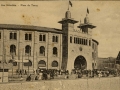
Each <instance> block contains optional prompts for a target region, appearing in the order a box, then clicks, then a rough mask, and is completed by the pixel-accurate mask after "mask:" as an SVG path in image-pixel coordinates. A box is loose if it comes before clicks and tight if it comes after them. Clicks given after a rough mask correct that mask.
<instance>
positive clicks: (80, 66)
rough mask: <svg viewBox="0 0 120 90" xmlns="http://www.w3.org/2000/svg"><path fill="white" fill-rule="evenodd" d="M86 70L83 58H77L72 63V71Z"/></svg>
mask: <svg viewBox="0 0 120 90" xmlns="http://www.w3.org/2000/svg"><path fill="white" fill-rule="evenodd" d="M86 68H87V62H86V59H85V58H84V57H83V56H81V55H80V56H78V57H77V58H76V59H75V61H74V69H82V70H83V69H86Z"/></svg>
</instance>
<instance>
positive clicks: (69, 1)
mask: <svg viewBox="0 0 120 90" xmlns="http://www.w3.org/2000/svg"><path fill="white" fill-rule="evenodd" d="M69 2H70V0H69V1H68V10H69Z"/></svg>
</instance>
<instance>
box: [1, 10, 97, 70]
mask: <svg viewBox="0 0 120 90" xmlns="http://www.w3.org/2000/svg"><path fill="white" fill-rule="evenodd" d="M77 22H78V21H76V20H74V19H72V18H71V12H70V11H67V12H66V13H65V18H64V19H62V20H61V21H59V23H61V24H62V30H59V29H55V28H47V27H39V26H27V25H10V24H9V25H8V24H0V60H1V62H2V61H6V62H7V63H10V60H12V61H11V62H16V64H15V65H14V66H13V67H14V69H28V68H29V69H30V70H33V69H35V70H36V69H37V68H45V69H63V70H69V71H71V70H72V69H74V68H79V69H80V68H83V69H94V68H96V60H97V57H98V42H97V41H96V40H94V39H92V29H93V28H95V27H96V26H94V25H92V24H91V23H89V18H88V16H86V17H85V20H84V23H80V25H79V26H78V28H79V30H75V29H74V24H75V23H77ZM26 61H28V62H29V63H28V62H26ZM25 63H27V65H26V64H25ZM28 64H30V65H28ZM93 64H94V65H93ZM28 66H29V67H28Z"/></svg>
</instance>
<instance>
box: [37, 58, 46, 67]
mask: <svg viewBox="0 0 120 90" xmlns="http://www.w3.org/2000/svg"><path fill="white" fill-rule="evenodd" d="M38 66H39V67H46V62H45V61H44V60H40V61H39V62H38Z"/></svg>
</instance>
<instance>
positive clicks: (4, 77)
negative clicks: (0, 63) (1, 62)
mask: <svg viewBox="0 0 120 90" xmlns="http://www.w3.org/2000/svg"><path fill="white" fill-rule="evenodd" d="M3 82H8V69H0V83H3Z"/></svg>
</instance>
